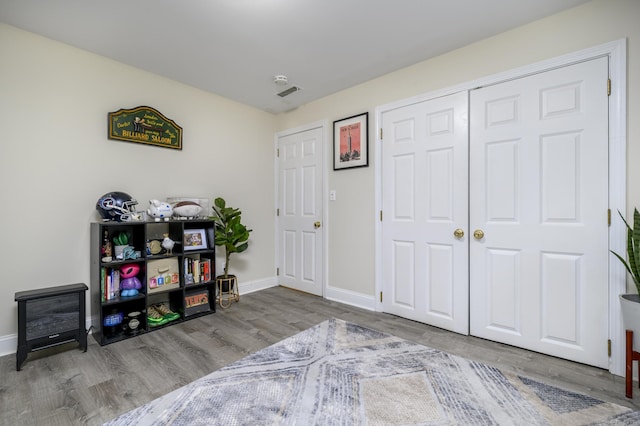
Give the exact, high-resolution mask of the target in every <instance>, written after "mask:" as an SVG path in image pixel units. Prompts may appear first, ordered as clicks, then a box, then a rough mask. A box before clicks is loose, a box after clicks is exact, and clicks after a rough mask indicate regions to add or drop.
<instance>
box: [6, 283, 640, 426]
mask: <svg viewBox="0 0 640 426" xmlns="http://www.w3.org/2000/svg"><path fill="white" fill-rule="evenodd" d="M329 318H341V319H343V320H346V321H351V322H355V323H358V324H360V325H363V326H367V327H370V328H375V329H377V330H380V331H384V332H387V333H391V334H394V335H396V336H399V337H402V338H405V339H407V340H411V341H414V342H418V343H421V344H424V345H426V346H429V347H432V348H436V349H440V350H444V351H447V352H449V353H453V354H457V355H461V356H464V357H467V358H471V359H475V360H478V361H482V362H485V363H488V364H491V365H494V366H497V367H499V368H502V369H504V370H509V371H514V372H517V373H520V374H523V375H526V376H529V377H531V378H534V379H538V380H542V381H544V382H546V383H549V384H552V385H556V386H560V387H563V388H565V389H569V390H573V391H577V392H581V393H586V394H589V395H592V396H594V397H596V398H599V399H602V400H606V401H610V402H615V403H618V404H621V405H625V406H628V407H631V408H634V409H640V389H638V387H637V383H635V385H634V386H635V387H634V398H633V400H630V399H627V398H625V396H624V379H623V378H622V377H618V376H613V375H611V374H609V373H608V372H607V371H605V370H601V369H598V368H593V367H589V366H585V365H582V364H577V363H573V362H569V361H564V360H561V359H557V358H553V357H549V356H545V355H541V354H537V353H533V352H529V351H526V350H522V349H517V348H513V347H510V346H506V345H502V344H499V343H494V342H489V341H486V340H483V339H478V338H474V337H469V336H461V335H458V334H455V333H450V332H447V331H444V330H441V329H438V328H434V327H430V326H427V325H424V324H420V323H416V322H413V321H409V320H405V319H402V318H399V317H396V316H393V315H389V314H383V313H375V312H370V311H366V310H362V309H358V308H354V307H351V306H347V305H344V304H340V303H335V302H331V301H327V300H324V299H322V298H320V297H316V296H311V295H308V294H304V293H300V292H297V291H293V290H288V289H285V288H282V287H275V288H270V289H267V290H263V291H259V292H256V293H252V294H248V295H243V296H242V297H241V300H240V302H239V303H234V304H233V305H232V306H231V308H229V309H226V310H221V309H218V311H217V312H216V313H215V314H213V315H208V316H205V317H201V318H197V319H194V320H191V321H186V322H183V323H180V324H176V325H173V326H171V327H166V328H163V329H160V330H155V331H153V332H151V333H146V334H144V335H141V336H138V337H135V338H132V339H129V340H125V341H122V342H118V343H115V344H111V345H107V346H99V345H98V344H97V343H96V342H95V340H94V339H93V338H92V337H89V348H88V351H87V352H86V353H83V352H82V351H80V350H79V349H77V344H69V345H67V347H58V348H54V349H50V350H44V351H39V352H36V353H33V354H30V355H29V356H28V357H27V360H26V362H25V363H24V364H23V367H22V371H19V372H17V371H16V369H15V363H16V358H15V355H7V356H4V357H0V424H2V425H75V424H89V425H97V424H101V423H102V422H105V421H107V420H110V419H112V418H114V417H115V416H117V415H119V414H121V413H124V412H126V411H129V410H131V409H133V408H135V407H137V406H139V405H142V404H144V403H146V402H148V401H151V400H152V399H155V398H157V397H159V396H161V395H164V394H165V393H167V392H170V391H171V390H174V389H176V388H178V387H181V386H183V385H186V384H187V383H189V382H191V381H193V380H195V379H197V378H199V377H202V376H204V375H206V374H208V373H210V372H212V371H214V370H216V369H218V368H220V367H223V366H224V365H226V364H229V363H231V362H233V361H235V360H238V359H240V358H242V357H244V356H246V355H248V354H250V353H252V352H255V351H257V350H259V349H262V348H264V347H266V346H269V345H271V344H273V343H276V342H278V341H280V340H282V339H284V338H286V337H289V336H292V335H294V334H296V333H298V332H300V331H303V330H305V329H307V328H309V327H311V326H313V325H315V324H318V323H320V322H322V321H324V320H326V319H329Z"/></svg>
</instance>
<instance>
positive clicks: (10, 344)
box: [0, 334, 18, 356]
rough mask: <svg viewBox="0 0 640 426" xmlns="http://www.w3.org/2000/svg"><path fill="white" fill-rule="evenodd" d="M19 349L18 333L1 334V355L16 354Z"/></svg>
mask: <svg viewBox="0 0 640 426" xmlns="http://www.w3.org/2000/svg"><path fill="white" fill-rule="evenodd" d="M17 349H18V335H17V334H8V335H6V336H0V356H5V355H9V354H15V353H16V351H17Z"/></svg>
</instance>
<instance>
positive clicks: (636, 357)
mask: <svg viewBox="0 0 640 426" xmlns="http://www.w3.org/2000/svg"><path fill="white" fill-rule="evenodd" d="M626 337H627V371H626V374H625V380H626V385H627V387H626V392H625V395H626V397H627V398H633V361H640V352H636V351H634V350H633V331H632V330H627V336H626Z"/></svg>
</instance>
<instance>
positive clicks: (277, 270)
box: [276, 268, 280, 277]
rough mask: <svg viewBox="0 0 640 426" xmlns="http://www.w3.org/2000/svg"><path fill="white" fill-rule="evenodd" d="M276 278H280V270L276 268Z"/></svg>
mask: <svg viewBox="0 0 640 426" xmlns="http://www.w3.org/2000/svg"><path fill="white" fill-rule="evenodd" d="M276 276H277V277H279V276H280V268H276Z"/></svg>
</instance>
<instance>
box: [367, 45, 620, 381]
mask: <svg viewBox="0 0 640 426" xmlns="http://www.w3.org/2000/svg"><path fill="white" fill-rule="evenodd" d="M601 56H609V75H610V78H611V80H612V84H611V95H610V96H609V208H610V209H611V218H612V220H611V227H610V231H609V248H610V249H611V250H614V251H616V252H619V253H624V251H625V249H626V247H625V246H626V228H625V227H624V224H623V223H621V222H622V221H620V220H616V216H615V215H617V211H618V210H620V211H621V212H623V213H624V214H626V211H627V210H626V205H627V203H626V194H627V185H626V176H627V173H626V169H627V168H626V158H627V145H626V140H627V134H626V129H627V107H626V105H627V41H626V39H619V40H616V41H613V42H610V43H605V44H602V45H599V46H594V47H591V48H588V49H584V50H580V51H578V52H574V53H570V54H567V55H562V56H558V57H556V58H552V59H548V60H545V61H541V62H537V63H534V64H531V65H527V66H524V67H520V68H516V69H513V70H509V71H506V72H503V73H498V74H494V75H491V76H487V77H483V78H481V79H477V80H473V81H468V82H465V83H462V84H459V85H456V86H452V87H448V88H444V89H441V90H436V91H433V92H429V93H426V94H422V95H418V96H415V97H412V98H408V99H404V100H400V101H396V102H393V103H389V104H385V105H381V106H378V107H376V109H375V119H376V127H375V129H376V131H375V138H376V140H375V142H376V147H375V155H376V157H375V158H376V159H380V158H381V155H382V147H381V139H380V128H381V126H382V114H383V113H384V112H387V111H390V110H393V109H395V108H399V107H403V106H407V105H411V104H414V103H417V102H423V101H426V100H429V99H434V98H438V97H441V96H445V95H449V94H452V93H455V92H459V91H462V90H471V89H474V88H477V87H481V86H486V85H490V84H496V83H501V82H504V81H508V80H512V79H514V78H520V77H523V76H526V75H529V74H534V73H539V72H544V71H548V70H550V69H554V68H557V67H562V66H566V65H570V64H573V63H576V62H582V61H586V60H590V59H594V58H597V57H601ZM375 164H376V166H375V187H376V189H375V206H376V210H375V214H376V217H378V215H379V212H380V211H381V210H382V164H381V161H376V162H375ZM381 235H382V222H381V221H380V220H376V227H375V244H376V247H375V262H376V264H375V269H376V270H375V294H376V296H377V295H379V294H380V292H381V291H382V256H381V253H382V247H381ZM611 259H612V257H610V261H609V338H610V339H611V348H612V353H611V358H610V359H609V371H610V372H611V373H613V374H617V375H624V357H625V349H624V341H625V340H624V326H623V324H622V314H621V311H620V302H619V301H618V295H619V294H621V293H626V292H627V290H626V271H625V269H624V267H623V266H622V265H621V263H620V262H613V261H611ZM375 300H376V306H375V309H376V311H382V302H381V301H380V298H379V297H376V298H375ZM603 344H604V343H603Z"/></svg>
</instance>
